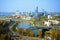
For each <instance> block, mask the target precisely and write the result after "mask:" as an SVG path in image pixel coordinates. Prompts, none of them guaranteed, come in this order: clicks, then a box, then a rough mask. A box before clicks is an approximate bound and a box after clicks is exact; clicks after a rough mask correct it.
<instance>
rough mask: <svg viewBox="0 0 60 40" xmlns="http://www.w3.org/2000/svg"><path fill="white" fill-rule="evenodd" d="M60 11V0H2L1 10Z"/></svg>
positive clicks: (0, 3)
mask: <svg viewBox="0 0 60 40" xmlns="http://www.w3.org/2000/svg"><path fill="white" fill-rule="evenodd" d="M37 6H38V11H39V12H41V11H42V9H44V10H45V11H47V12H60V0H0V12H15V11H16V10H19V11H20V12H34V11H35V10H36V7H37Z"/></svg>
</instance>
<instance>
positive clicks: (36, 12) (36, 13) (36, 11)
mask: <svg viewBox="0 0 60 40" xmlns="http://www.w3.org/2000/svg"><path fill="white" fill-rule="evenodd" d="M37 15H38V6H37V7H36V10H35V16H37Z"/></svg>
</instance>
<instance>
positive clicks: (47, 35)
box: [0, 0, 60, 40]
mask: <svg viewBox="0 0 60 40" xmlns="http://www.w3.org/2000/svg"><path fill="white" fill-rule="evenodd" d="M13 1H14V0H13ZM16 1H18V0H16ZM20 1H21V0H20ZM35 1H36V0H35ZM35 1H24V0H23V2H25V3H26V2H31V3H32V4H34V3H35ZM55 1H56V0H55ZM55 1H54V2H55ZM2 2H3V1H1V3H2ZM5 2H6V3H7V4H8V3H9V1H8V0H7V1H5ZM10 2H11V3H13V2H12V0H11V1H10ZM21 2H22V1H21ZM38 2H39V0H37V1H36V5H37V6H35V7H34V9H33V7H32V8H30V6H29V8H30V9H31V11H29V8H28V5H27V7H26V8H28V9H26V10H28V11H24V10H25V9H20V8H21V7H16V8H18V9H16V10H15V11H14V10H13V7H14V6H15V5H16V6H18V5H17V3H20V2H19V1H18V2H16V4H15V5H14V6H13V7H11V8H10V7H8V5H7V4H5V5H7V7H6V6H4V7H3V6H2V5H4V3H3V4H2V5H1V7H0V40H60V12H59V11H58V12H56V11H57V9H58V10H59V7H56V10H54V11H53V12H50V11H49V10H46V9H45V8H42V9H40V6H39V3H40V2H39V3H38ZM46 2H47V1H46ZM48 2H50V1H48ZM56 2H57V1H56ZM57 3H58V2H57ZM13 4H14V3H13ZM28 4H29V3H28ZM32 4H31V5H32ZM48 4H49V3H48ZM10 5H12V4H10ZM42 5H43V4H42ZM51 5H52V4H51ZM55 5H56V4H55ZM20 6H22V5H20ZM24 6H26V5H24ZM41 7H42V6H41ZM44 7H45V6H44ZM3 8H6V9H3ZM8 8H9V9H10V10H7V9H8ZM22 8H24V7H23V6H22ZM48 8H49V7H48ZM54 8H55V7H54ZM6 10H7V12H6ZM20 10H23V11H20ZM32 10H34V11H32ZM40 10H41V11H40ZM8 11H11V12H8ZM51 11H52V10H51Z"/></svg>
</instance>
